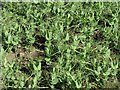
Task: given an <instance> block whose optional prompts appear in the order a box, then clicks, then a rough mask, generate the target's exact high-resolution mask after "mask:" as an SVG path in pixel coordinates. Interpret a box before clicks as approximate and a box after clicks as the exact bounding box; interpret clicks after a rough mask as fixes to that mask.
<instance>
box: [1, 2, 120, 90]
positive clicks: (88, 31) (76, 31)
mask: <svg viewBox="0 0 120 90" xmlns="http://www.w3.org/2000/svg"><path fill="white" fill-rule="evenodd" d="M2 4H3V7H2V9H1V14H2V20H1V21H2V24H1V29H2V37H3V38H2V49H1V53H2V57H3V59H2V63H3V64H2V65H3V68H2V74H3V83H4V86H5V87H19V88H23V87H29V88H34V87H36V88H43V87H44V88H61V89H65V88H66V89H68V88H99V87H101V88H104V87H119V85H118V84H119V81H120V80H119V78H120V75H119V72H120V28H119V19H118V18H119V14H120V9H119V4H118V3H115V2H114V3H105V2H104V3H103V2H100V3H98V2H97V3H92V2H91V3H90V2H89V3H85V2H80V3H78V2H76V3H72V2H69V3H64V2H61V3H60V2H59V3H55V2H54V3H25V2H24V3H2ZM31 46H33V47H35V49H37V50H39V51H43V52H44V55H41V56H40V57H36V58H33V57H27V58H25V57H24V58H21V57H18V56H17V57H18V58H17V57H16V58H15V59H14V60H9V58H8V59H7V57H6V54H7V53H11V52H14V53H16V52H17V49H18V48H19V47H22V48H25V50H26V52H28V53H30V47H31ZM21 63H22V64H21ZM108 84H109V85H108ZM112 85H113V86H112Z"/></svg>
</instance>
